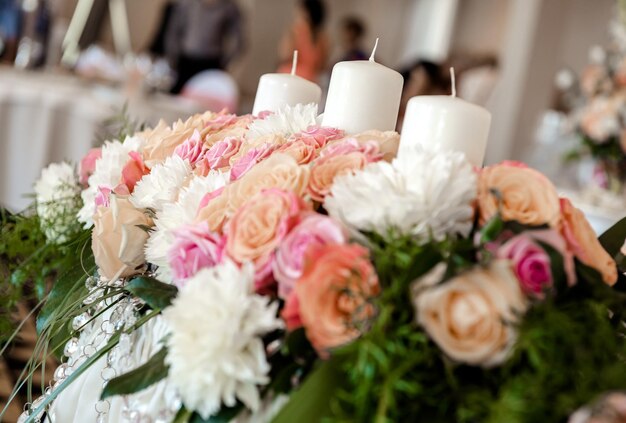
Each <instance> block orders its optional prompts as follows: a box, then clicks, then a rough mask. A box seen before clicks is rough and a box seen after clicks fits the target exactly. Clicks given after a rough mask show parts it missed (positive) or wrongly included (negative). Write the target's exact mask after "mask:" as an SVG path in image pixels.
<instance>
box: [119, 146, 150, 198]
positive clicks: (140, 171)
mask: <svg viewBox="0 0 626 423" xmlns="http://www.w3.org/2000/svg"><path fill="white" fill-rule="evenodd" d="M128 156H129V157H130V158H129V159H128V161H127V162H126V164H125V165H124V168H123V169H122V182H121V183H122V185H124V186H125V187H126V192H128V193H129V194H131V193H132V192H133V191H134V189H135V185H137V182H139V181H141V178H143V177H144V176H145V175H147V174H149V173H150V169H148V168H147V167H146V165H145V163H144V162H143V159H142V157H141V154H139V153H137V152H136V151H131V152H130V153H128Z"/></svg>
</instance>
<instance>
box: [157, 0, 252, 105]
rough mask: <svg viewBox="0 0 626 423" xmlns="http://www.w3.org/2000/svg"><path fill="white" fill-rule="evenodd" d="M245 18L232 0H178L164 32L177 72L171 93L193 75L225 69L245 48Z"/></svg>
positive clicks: (168, 51)
mask: <svg viewBox="0 0 626 423" xmlns="http://www.w3.org/2000/svg"><path fill="white" fill-rule="evenodd" d="M241 21H242V18H241V12H240V11H239V7H238V6H237V5H236V4H235V2H234V1H233V0H179V1H178V2H177V3H176V4H175V5H174V9H173V10H172V17H171V19H170V21H169V22H168V25H167V29H166V33H165V53H166V56H167V57H168V59H169V60H170V62H171V64H172V66H173V68H174V69H175V70H176V73H177V80H176V83H175V84H174V87H173V88H172V93H174V94H178V93H180V92H181V90H182V88H183V87H184V85H185V83H186V82H187V81H189V80H190V79H191V78H192V77H193V76H194V75H196V74H198V73H200V72H202V71H204V70H208V69H226V68H227V66H228V64H229V63H231V62H232V60H233V59H234V58H235V57H237V56H238V55H239V54H240V53H241V52H242V50H243V44H244V42H243V30H242V22H241Z"/></svg>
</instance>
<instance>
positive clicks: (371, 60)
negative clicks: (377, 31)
mask: <svg viewBox="0 0 626 423" xmlns="http://www.w3.org/2000/svg"><path fill="white" fill-rule="evenodd" d="M378 40H379V38H376V42H375V43H374V49H373V50H372V55H371V56H370V62H373V61H374V55H375V54H376V49H377V48H378Z"/></svg>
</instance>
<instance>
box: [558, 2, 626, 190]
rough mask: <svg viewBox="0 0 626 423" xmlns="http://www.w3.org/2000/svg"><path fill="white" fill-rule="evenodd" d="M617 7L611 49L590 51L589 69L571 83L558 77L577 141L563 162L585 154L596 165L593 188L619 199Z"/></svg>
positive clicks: (623, 177) (623, 70)
mask: <svg viewBox="0 0 626 423" xmlns="http://www.w3.org/2000/svg"><path fill="white" fill-rule="evenodd" d="M618 3H619V4H618V5H617V7H616V8H617V9H618V10H617V11H616V12H619V13H618V15H619V18H617V17H616V18H615V19H614V20H613V21H612V22H611V25H610V27H609V28H610V34H611V38H612V42H611V45H610V46H609V47H608V48H603V47H601V46H594V47H593V48H591V49H590V51H589V64H588V65H587V66H586V67H585V68H584V69H583V71H582V73H581V74H580V75H579V77H577V78H572V77H571V76H570V75H566V74H563V75H564V76H566V78H565V79H564V80H563V81H562V84H561V85H564V86H563V87H561V88H563V89H565V99H566V100H567V103H570V104H569V106H570V108H571V109H572V110H571V111H570V116H569V118H570V121H571V124H572V125H573V126H574V127H575V128H576V130H577V132H578V134H579V140H580V143H579V145H578V146H577V147H576V148H575V149H573V150H572V151H571V152H570V153H569V154H568V156H567V158H568V159H578V158H581V157H583V156H588V155H590V156H591V157H592V158H593V159H594V160H595V161H596V168H595V171H594V181H593V182H594V184H595V185H597V186H599V187H600V188H603V189H606V190H610V191H612V192H614V193H619V194H622V191H623V186H624V181H626V24H625V22H626V3H624V2H623V1H620V2H618ZM616 15H617V13H616ZM570 79H571V81H570Z"/></svg>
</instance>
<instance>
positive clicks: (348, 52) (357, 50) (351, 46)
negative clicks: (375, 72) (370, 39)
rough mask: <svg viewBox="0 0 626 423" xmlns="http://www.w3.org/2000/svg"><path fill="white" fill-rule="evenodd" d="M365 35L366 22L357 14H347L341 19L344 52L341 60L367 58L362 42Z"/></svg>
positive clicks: (341, 41)
mask: <svg viewBox="0 0 626 423" xmlns="http://www.w3.org/2000/svg"><path fill="white" fill-rule="evenodd" d="M364 35H365V24H364V23H363V21H361V20H360V19H359V18H357V17H355V16H347V17H345V18H344V19H343V20H342V21H341V30H340V43H341V47H342V48H343V51H344V52H343V54H342V56H341V59H340V61H341V62H343V61H347V60H367V59H368V56H367V53H366V52H365V51H364V50H363V48H362V46H361V43H362V40H363V36H364Z"/></svg>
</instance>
